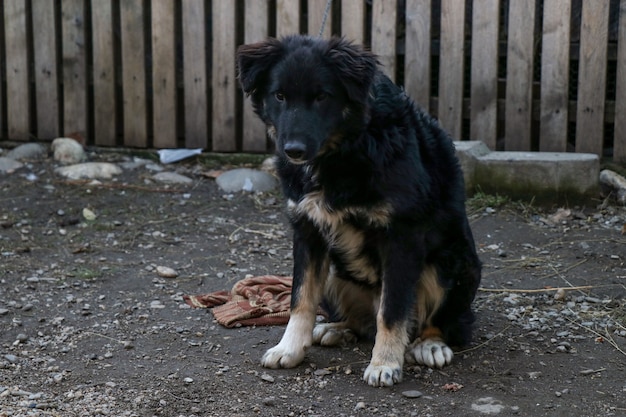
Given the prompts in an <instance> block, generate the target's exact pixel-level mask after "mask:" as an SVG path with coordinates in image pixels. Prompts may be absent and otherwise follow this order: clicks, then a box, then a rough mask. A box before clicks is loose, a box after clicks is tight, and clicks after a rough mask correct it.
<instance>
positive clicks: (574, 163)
mask: <svg viewBox="0 0 626 417" xmlns="http://www.w3.org/2000/svg"><path fill="white" fill-rule="evenodd" d="M599 172H600V159H599V158H598V156H597V155H595V154H582V153H557V152H491V153H488V154H486V155H482V156H480V157H478V158H477V161H476V164H475V166H474V184H475V185H476V186H478V187H480V189H481V190H482V191H484V192H486V193H490V194H495V193H497V194H501V195H506V196H509V197H511V198H518V199H524V200H529V199H534V200H535V201H537V202H539V203H542V204H544V203H553V204H554V203H559V204H560V203H563V202H568V203H573V202H576V201H584V200H588V199H589V198H591V197H596V196H597V195H598V191H599V186H598V181H599Z"/></svg>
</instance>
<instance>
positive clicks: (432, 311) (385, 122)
mask: <svg viewBox="0 0 626 417" xmlns="http://www.w3.org/2000/svg"><path fill="white" fill-rule="evenodd" d="M237 61H238V69H239V80H240V83H241V86H242V88H243V90H244V91H245V92H246V93H247V94H249V95H250V96H251V99H252V103H253V105H254V109H255V111H256V113H257V114H258V115H259V116H260V117H261V119H262V120H263V121H264V122H265V124H266V125H267V130H268V133H269V135H270V136H271V137H272V138H274V140H275V141H276V148H277V158H276V162H277V170H278V173H279V176H280V179H281V183H282V187H283V191H284V193H285V195H286V197H287V199H288V211H289V217H290V221H291V224H292V226H293V231H294V236H293V257H294V271H293V293H292V300H291V318H290V320H289V324H288V325H287V329H286V330H285V333H284V335H283V337H282V339H281V341H280V343H279V344H278V345H277V346H275V347H273V348H272V349H270V350H268V351H267V352H266V353H265V355H264V356H263V359H262V364H263V366H266V367H269V368H278V367H285V368H290V367H293V366H296V365H298V364H299V363H300V362H301V361H302V360H303V359H304V355H305V350H306V348H307V347H309V346H310V345H311V344H312V343H319V344H321V345H326V346H331V345H337V344H340V343H343V342H346V341H350V340H355V339H356V337H358V336H362V337H363V336H368V335H374V334H375V344H374V348H373V351H372V359H371V362H370V364H369V366H368V367H367V369H366V370H365V374H364V379H365V381H367V383H368V384H370V385H373V386H390V385H393V384H394V383H396V382H399V381H400V380H401V378H402V366H403V363H404V360H405V356H406V358H407V360H409V361H413V362H417V363H421V364H425V365H428V366H430V367H442V366H444V365H446V364H448V363H450V361H451V360H452V356H453V353H452V350H451V349H450V348H449V347H448V345H450V346H461V345H463V344H465V343H467V342H468V340H469V337H470V330H471V329H470V328H471V324H472V322H473V320H474V318H473V314H472V311H471V308H470V305H471V303H472V300H473V299H474V295H475V293H476V290H477V287H478V284H479V282H480V262H479V260H478V257H477V255H476V250H475V247H474V241H473V238H472V233H471V230H470V227H469V223H468V220H467V216H466V214H465V196H464V186H463V176H462V173H461V169H460V167H459V164H458V161H457V159H456V157H455V153H454V146H453V143H452V141H451V139H450V138H449V136H448V135H447V134H446V133H445V132H444V131H443V130H442V129H441V128H440V127H439V125H438V124H437V122H436V121H435V120H434V119H432V118H431V117H429V116H428V115H427V114H425V113H424V112H422V111H421V110H419V109H418V108H417V107H416V106H415V105H414V104H413V102H412V101H411V100H410V99H409V98H408V97H407V96H406V95H405V94H404V92H403V91H402V90H401V89H400V88H399V87H397V86H396V85H394V84H393V83H392V82H391V80H389V79H388V78H387V77H386V76H384V75H383V74H382V73H381V72H380V71H379V69H378V62H377V60H376V58H375V56H374V55H372V54H371V53H369V52H367V51H365V50H364V49H362V48H360V47H357V46H355V45H353V44H351V43H349V42H347V41H345V40H343V39H338V38H333V39H330V40H321V39H317V38H311V37H306V36H291V37H286V38H284V39H282V40H280V41H279V40H275V39H269V40H267V41H265V42H261V43H257V44H251V45H243V46H241V47H240V48H239V50H238V52H237ZM323 300H324V302H325V303H328V304H329V305H331V306H332V308H333V309H334V311H335V313H336V316H337V319H338V320H337V321H336V322H332V323H327V324H320V325H317V326H315V328H314V324H315V315H316V309H317V307H318V305H319V304H320V303H321V302H322V301H323Z"/></svg>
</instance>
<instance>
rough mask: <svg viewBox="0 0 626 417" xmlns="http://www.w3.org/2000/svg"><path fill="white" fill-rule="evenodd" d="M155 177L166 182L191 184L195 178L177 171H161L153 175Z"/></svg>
mask: <svg viewBox="0 0 626 417" xmlns="http://www.w3.org/2000/svg"><path fill="white" fill-rule="evenodd" d="M152 178H153V179H155V180H156V181H159V182H163V183H166V184H191V183H193V180H192V179H191V178H189V177H186V176H184V175H180V174H177V173H175V172H159V173H158V174H154V175H153V176H152Z"/></svg>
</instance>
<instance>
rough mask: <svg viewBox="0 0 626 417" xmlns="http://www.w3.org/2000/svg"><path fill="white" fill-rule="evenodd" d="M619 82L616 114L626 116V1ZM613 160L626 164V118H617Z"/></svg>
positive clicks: (621, 11)
mask: <svg viewBox="0 0 626 417" xmlns="http://www.w3.org/2000/svg"><path fill="white" fill-rule="evenodd" d="M617 46H618V51H617V77H616V78H617V80H616V86H615V89H616V90H617V91H616V94H615V96H616V97H615V114H621V115H625V114H626V0H621V1H620V3H619V38H618V41H617ZM613 160H615V161H616V162H626V117H623V116H622V117H616V118H615V136H614V137H613Z"/></svg>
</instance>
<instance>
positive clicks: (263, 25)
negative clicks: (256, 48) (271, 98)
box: [242, 0, 269, 152]
mask: <svg viewBox="0 0 626 417" xmlns="http://www.w3.org/2000/svg"><path fill="white" fill-rule="evenodd" d="M268 8H269V1H268V0H246V2H245V12H244V16H245V33H244V41H245V43H254V42H259V41H262V40H263V39H265V38H266V37H267V34H268V24H267V18H268V13H269V9H268ZM242 142H243V150H244V151H247V152H264V151H266V150H267V135H266V133H265V125H264V123H263V122H262V121H261V119H259V117H258V116H257V115H256V114H255V113H254V109H253V108H252V103H251V101H250V99H247V98H245V97H244V102H243V140H242Z"/></svg>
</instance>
